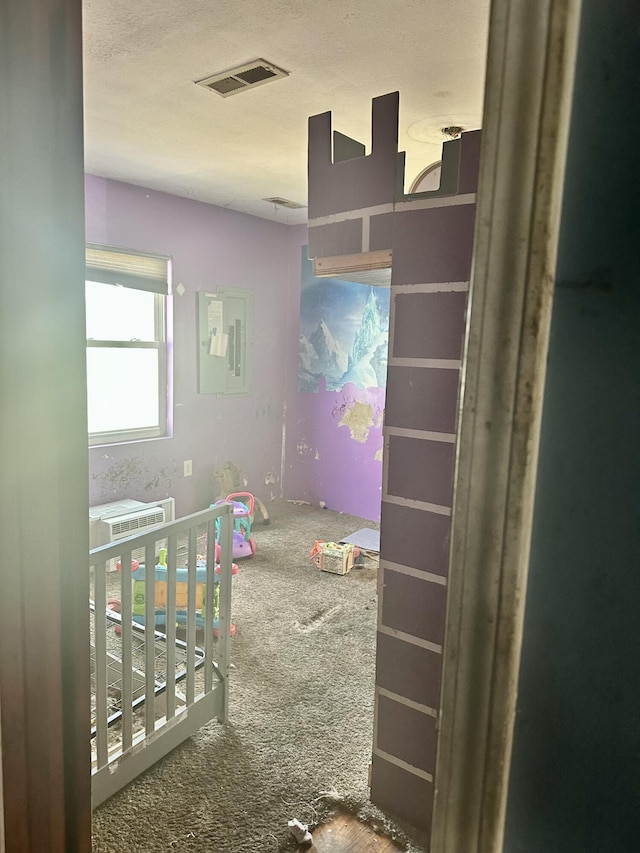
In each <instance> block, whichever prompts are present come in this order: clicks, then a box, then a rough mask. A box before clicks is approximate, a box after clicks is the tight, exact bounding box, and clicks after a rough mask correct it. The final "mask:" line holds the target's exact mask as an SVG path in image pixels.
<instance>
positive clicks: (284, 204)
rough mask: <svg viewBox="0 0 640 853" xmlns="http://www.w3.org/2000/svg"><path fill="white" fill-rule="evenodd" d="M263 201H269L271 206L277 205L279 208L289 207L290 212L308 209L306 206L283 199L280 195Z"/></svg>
mask: <svg viewBox="0 0 640 853" xmlns="http://www.w3.org/2000/svg"><path fill="white" fill-rule="evenodd" d="M262 201H268V202H270V204H275V205H277V206H278V207H288V208H289V210H302V208H303V207H306V206H307V205H306V204H299V203H298V202H297V201H291V199H288V198H282V197H281V196H279V195H275V196H272V197H271V198H263V199H262Z"/></svg>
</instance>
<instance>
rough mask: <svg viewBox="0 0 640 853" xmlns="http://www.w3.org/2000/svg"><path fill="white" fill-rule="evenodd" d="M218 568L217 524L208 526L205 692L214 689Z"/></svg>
mask: <svg viewBox="0 0 640 853" xmlns="http://www.w3.org/2000/svg"><path fill="white" fill-rule="evenodd" d="M215 568H216V522H215V519H211V521H209V523H208V524H207V587H206V590H205V607H204V609H205V619H204V692H205V693H210V692H211V690H212V689H213V627H214V617H215V613H214V595H215V580H216V577H215Z"/></svg>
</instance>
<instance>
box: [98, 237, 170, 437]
mask: <svg viewBox="0 0 640 853" xmlns="http://www.w3.org/2000/svg"><path fill="white" fill-rule="evenodd" d="M85 294H86V296H85V298H86V313H87V409H88V425H89V443H90V444H112V443H115V442H121V441H135V440H136V439H143V438H156V437H159V436H162V435H166V434H167V399H168V394H167V383H168V373H167V334H166V317H167V304H166V303H167V298H168V259H167V258H163V257H158V256H150V255H140V254H134V253H131V252H124V251H119V250H115V249H107V248H104V247H98V246H88V247H87V269H86V285H85Z"/></svg>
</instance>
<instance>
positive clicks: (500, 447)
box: [431, 0, 580, 853]
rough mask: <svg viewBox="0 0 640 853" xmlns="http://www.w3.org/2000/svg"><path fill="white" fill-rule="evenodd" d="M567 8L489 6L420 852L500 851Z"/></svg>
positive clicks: (562, 4) (551, 266)
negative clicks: (435, 732)
mask: <svg viewBox="0 0 640 853" xmlns="http://www.w3.org/2000/svg"><path fill="white" fill-rule="evenodd" d="M579 17H580V0H540V2H538V3H533V4H532V3H531V2H529V0H493V2H492V4H491V19H490V34H489V47H488V64H487V78H486V89H485V91H486V95H485V110H484V121H483V142H482V154H481V161H480V180H479V189H478V200H477V208H476V225H475V243H474V245H475V250H474V262H473V271H472V282H471V290H470V308H469V320H468V326H467V339H466V342H465V358H464V366H463V377H462V391H461V402H460V412H459V438H458V453H457V462H456V477H455V499H454V508H453V528H452V542H451V556H450V578H449V595H448V602H447V623H446V637H445V646H444V659H443V662H444V674H443V683H442V696H441V717H440V719H441V725H440V735H439V746H438V759H437V768H436V794H435V804H434V813H433V831H432V843H431V851H432V853H445V851H446V853H499V852H500V851H502V843H503V835H504V822H505V814H506V802H507V789H508V780H509V765H510V759H511V746H512V737H513V724H514V717H515V708H516V696H517V684H518V670H519V663H520V648H521V637H522V623H523V615H524V603H525V592H526V581H527V569H528V560H529V548H530V540H531V529H532V517H533V504H534V490H535V481H536V468H537V455H538V444H539V436H540V422H541V414H542V400H543V391H544V384H545V367H546V359H547V351H548V341H549V326H550V318H551V306H552V297H553V286H554V272H555V261H556V252H557V242H558V231H559V219H560V208H561V200H562V188H563V175H564V166H565V159H566V146H567V137H568V126H569V117H570V113H571V96H572V90H573V73H574V66H575V57H576V47H577V34H578V23H579Z"/></svg>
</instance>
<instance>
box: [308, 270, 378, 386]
mask: <svg viewBox="0 0 640 853" xmlns="http://www.w3.org/2000/svg"><path fill="white" fill-rule="evenodd" d="M388 338H389V290H388V289H387V288H380V287H376V288H373V287H369V286H368V285H364V284H357V283H355V282H351V281H340V280H338V279H318V278H314V277H313V275H312V273H311V263H310V262H309V261H307V260H306V257H304V258H303V264H302V291H301V300H300V337H299V350H298V351H299V358H298V388H299V390H300V391H303V392H314V391H318V389H319V387H320V380H321V378H322V377H324V380H325V383H326V388H327V390H334V391H335V390H339V389H340V388H342V387H343V386H344V385H345V384H347V383H351V384H353V385H355V386H356V388H384V387H385V383H386V374H387V347H388Z"/></svg>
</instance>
